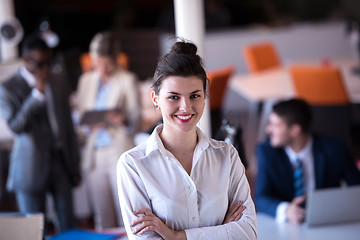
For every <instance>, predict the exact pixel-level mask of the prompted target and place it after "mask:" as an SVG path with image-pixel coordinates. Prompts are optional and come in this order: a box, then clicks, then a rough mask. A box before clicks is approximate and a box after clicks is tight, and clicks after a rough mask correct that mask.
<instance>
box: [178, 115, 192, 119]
mask: <svg viewBox="0 0 360 240" xmlns="http://www.w3.org/2000/svg"><path fill="white" fill-rule="evenodd" d="M177 117H178V118H180V119H181V120H187V119H189V118H191V115H187V116H177Z"/></svg>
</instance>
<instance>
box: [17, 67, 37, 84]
mask: <svg viewBox="0 0 360 240" xmlns="http://www.w3.org/2000/svg"><path fill="white" fill-rule="evenodd" d="M20 75H21V76H22V77H23V78H24V79H25V81H26V82H27V84H29V86H30V87H35V84H36V79H35V76H34V75H33V74H32V73H30V72H29V71H28V70H27V69H26V68H25V67H24V66H22V67H21V68H20Z"/></svg>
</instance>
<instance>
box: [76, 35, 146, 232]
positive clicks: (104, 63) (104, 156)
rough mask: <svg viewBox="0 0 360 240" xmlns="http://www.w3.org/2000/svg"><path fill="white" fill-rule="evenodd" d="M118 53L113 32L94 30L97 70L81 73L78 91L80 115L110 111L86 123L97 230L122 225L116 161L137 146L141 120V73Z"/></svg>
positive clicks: (86, 161) (86, 166)
mask: <svg viewBox="0 0 360 240" xmlns="http://www.w3.org/2000/svg"><path fill="white" fill-rule="evenodd" d="M119 52H120V46H119V41H118V39H117V38H116V37H115V35H114V34H113V33H111V32H101V33H98V34H96V35H95V36H94V38H93V39H92V41H91V44H90V56H91V59H92V62H93V66H94V70H93V71H91V72H88V73H84V74H83V75H82V76H81V77H80V81H79V85H78V89H77V94H76V102H77V105H76V107H77V110H78V111H79V113H80V116H81V115H83V114H84V113H85V112H87V111H93V110H99V111H102V110H108V111H107V114H106V115H105V119H104V121H101V122H99V123H94V124H88V125H86V127H85V128H84V127H82V130H83V131H82V134H83V135H85V136H86V137H85V145H84V148H83V156H82V167H83V171H84V177H85V183H86V187H87V188H88V190H89V198H90V203H91V206H92V208H93V213H94V222H95V228H96V229H103V228H109V227H115V226H118V225H119V224H121V213H120V207H119V206H118V205H119V201H118V196H117V186H116V171H115V168H116V167H115V166H116V162H117V159H118V158H119V156H120V155H121V154H122V153H123V152H125V151H126V150H128V149H130V148H132V147H133V146H134V143H133V136H134V134H135V133H136V132H137V131H138V129H139V124H140V120H141V119H140V113H141V108H140V100H139V98H140V97H139V94H138V82H137V78H136V76H135V75H134V74H133V73H131V72H129V71H127V70H126V69H123V68H121V67H120V66H119V65H118V64H117V61H116V59H117V56H118V54H119Z"/></svg>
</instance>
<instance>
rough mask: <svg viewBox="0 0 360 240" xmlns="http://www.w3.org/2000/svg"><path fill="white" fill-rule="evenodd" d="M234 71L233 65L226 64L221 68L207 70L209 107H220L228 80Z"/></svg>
mask: <svg viewBox="0 0 360 240" xmlns="http://www.w3.org/2000/svg"><path fill="white" fill-rule="evenodd" d="M234 71H235V68H234V67H233V66H227V67H224V68H221V69H216V70H210V71H208V72H207V77H208V78H209V81H210V87H209V93H210V109H217V108H221V106H222V104H223V101H224V97H225V93H226V87H227V83H228V80H229V78H230V76H231V75H232V74H233V73H234Z"/></svg>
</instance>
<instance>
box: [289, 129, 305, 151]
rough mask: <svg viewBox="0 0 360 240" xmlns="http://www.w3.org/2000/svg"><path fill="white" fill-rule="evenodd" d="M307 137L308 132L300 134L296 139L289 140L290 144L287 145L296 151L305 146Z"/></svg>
mask: <svg viewBox="0 0 360 240" xmlns="http://www.w3.org/2000/svg"><path fill="white" fill-rule="evenodd" d="M309 139H310V134H308V133H306V134H305V133H304V134H301V135H299V136H298V137H297V138H296V139H294V140H293V141H292V142H291V144H289V147H290V148H291V149H292V150H294V151H295V152H297V153H298V152H300V151H301V150H302V149H303V148H304V147H305V145H306V143H307V142H308V141H309Z"/></svg>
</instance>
